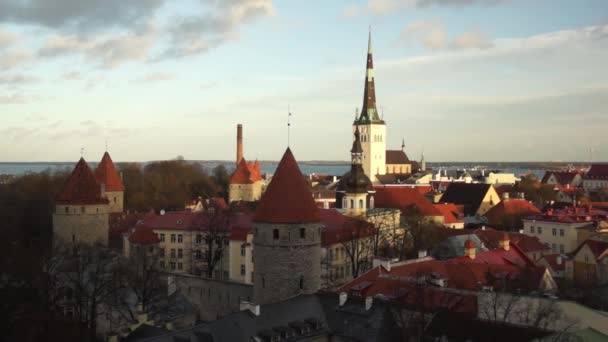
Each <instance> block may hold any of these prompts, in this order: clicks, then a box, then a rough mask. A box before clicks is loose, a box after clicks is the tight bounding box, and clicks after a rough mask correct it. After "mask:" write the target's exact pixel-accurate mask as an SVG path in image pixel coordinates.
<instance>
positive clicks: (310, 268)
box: [253, 223, 321, 304]
mask: <svg viewBox="0 0 608 342" xmlns="http://www.w3.org/2000/svg"><path fill="white" fill-rule="evenodd" d="M275 231H276V232H275ZM275 234H278V235H275ZM253 243H254V251H255V259H254V269H255V273H254V301H255V303H256V304H266V303H272V302H276V301H281V300H285V299H288V298H291V297H294V296H297V295H300V294H311V293H315V292H317V291H318V290H319V288H320V283H321V281H320V280H321V224H320V223H305V224H268V223H255V224H254V236H253Z"/></svg>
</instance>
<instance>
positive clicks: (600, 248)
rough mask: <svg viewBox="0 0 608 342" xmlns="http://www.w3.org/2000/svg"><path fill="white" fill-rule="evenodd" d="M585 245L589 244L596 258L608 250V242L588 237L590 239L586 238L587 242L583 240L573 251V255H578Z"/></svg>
mask: <svg viewBox="0 0 608 342" xmlns="http://www.w3.org/2000/svg"><path fill="white" fill-rule="evenodd" d="M585 245H587V246H588V247H589V249H590V250H591V253H593V256H595V258H596V259H597V258H599V257H600V256H601V255H602V253H604V252H605V251H606V250H608V242H606V241H600V240H593V239H588V240H585V242H583V243H582V244H580V245H579V246H578V247H577V248H576V249H575V250H574V251H573V252H572V255H576V254H577V253H578V252H579V251H580V250H581V249H582V248H583V247H584V246H585Z"/></svg>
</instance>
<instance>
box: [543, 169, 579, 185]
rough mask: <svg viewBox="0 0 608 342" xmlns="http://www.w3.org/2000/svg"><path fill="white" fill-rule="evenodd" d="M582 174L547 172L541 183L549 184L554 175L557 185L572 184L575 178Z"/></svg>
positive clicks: (577, 172)
mask: <svg viewBox="0 0 608 342" xmlns="http://www.w3.org/2000/svg"><path fill="white" fill-rule="evenodd" d="M580 174H581V172H579V171H546V172H545V175H544V176H543V179H542V180H541V183H543V184H547V182H548V181H549V178H551V175H553V178H555V181H556V182H557V184H560V185H566V184H572V181H573V180H574V177H576V175H580Z"/></svg>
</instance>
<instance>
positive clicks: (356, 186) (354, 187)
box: [336, 129, 376, 216]
mask: <svg viewBox="0 0 608 342" xmlns="http://www.w3.org/2000/svg"><path fill="white" fill-rule="evenodd" d="M360 140H361V134H360V133H359V130H358V129H355V141H353V147H352V148H351V150H350V154H351V165H350V172H347V173H346V174H345V175H343V176H342V178H341V179H340V183H338V188H337V189H336V207H337V208H341V209H344V210H345V211H346V213H347V214H348V215H351V216H359V215H364V214H365V213H366V211H367V209H371V208H373V207H374V197H373V194H374V193H375V192H376V191H374V186H373V185H372V182H371V181H370V179H369V177H367V176H366V175H365V172H364V171H363V166H362V162H363V148H362V147H361V141H360Z"/></svg>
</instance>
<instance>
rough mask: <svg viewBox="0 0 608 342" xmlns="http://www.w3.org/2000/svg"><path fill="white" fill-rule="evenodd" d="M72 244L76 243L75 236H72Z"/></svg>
mask: <svg viewBox="0 0 608 342" xmlns="http://www.w3.org/2000/svg"><path fill="white" fill-rule="evenodd" d="M72 242H76V235H74V234H72Z"/></svg>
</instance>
